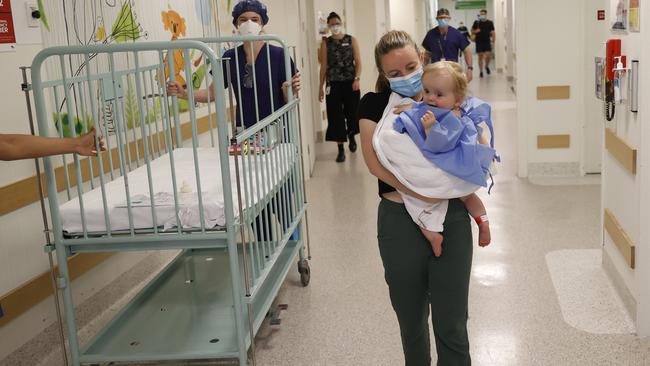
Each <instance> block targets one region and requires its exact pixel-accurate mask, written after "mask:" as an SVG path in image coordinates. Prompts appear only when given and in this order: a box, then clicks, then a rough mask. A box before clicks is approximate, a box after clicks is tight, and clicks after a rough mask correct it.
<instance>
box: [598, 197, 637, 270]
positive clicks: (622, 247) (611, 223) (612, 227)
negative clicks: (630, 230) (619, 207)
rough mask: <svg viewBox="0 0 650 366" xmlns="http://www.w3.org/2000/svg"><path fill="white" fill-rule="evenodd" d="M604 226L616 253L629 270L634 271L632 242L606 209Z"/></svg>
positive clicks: (634, 257)
mask: <svg viewBox="0 0 650 366" xmlns="http://www.w3.org/2000/svg"><path fill="white" fill-rule="evenodd" d="M604 226H605V230H606V231H607V233H608V234H609V237H610V238H612V241H614V244H616V248H618V251H619V252H620V253H621V255H622V256H623V258H625V261H626V262H627V264H628V265H629V266H630V268H632V269H634V267H635V264H636V263H635V261H636V250H635V246H634V242H632V240H631V239H630V237H629V236H628V235H627V233H626V232H625V230H623V227H622V226H621V224H620V223H619V222H618V220H617V219H616V216H614V214H613V213H612V211H610V210H609V209H607V208H606V209H605V223H604Z"/></svg>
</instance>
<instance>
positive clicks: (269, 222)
mask: <svg viewBox="0 0 650 366" xmlns="http://www.w3.org/2000/svg"><path fill="white" fill-rule="evenodd" d="M250 41H256V42H263V43H264V44H266V45H268V44H269V43H275V44H278V45H279V48H280V49H282V52H283V54H282V55H283V56H282V60H281V61H282V64H281V65H278V64H277V63H275V64H272V62H271V57H270V51H269V49H270V48H269V47H262V49H261V51H260V52H267V54H266V55H267V63H266V64H265V65H263V66H261V67H264V68H266V70H267V71H268V73H267V75H268V76H269V79H268V83H267V85H268V87H269V93H268V95H270V96H271V97H270V100H267V101H264V100H261V99H260V98H261V97H260V95H261V94H262V93H258V92H259V91H260V90H259V88H258V81H260V82H261V84H262V85H263V84H264V83H263V80H259V78H258V76H257V74H258V73H257V68H258V67H260V66H259V65H256V63H253V64H252V70H250V71H248V72H250V73H252V75H251V80H250V81H249V82H247V84H246V85H242V84H243V83H242V78H241V77H240V75H242V70H241V68H240V61H242V60H240V59H239V56H238V55H239V54H238V53H237V52H236V53H235V57H234V58H224V57H218V56H217V54H216V53H215V52H214V51H213V49H216V50H220V49H222V48H224V47H225V46H226V45H227V46H228V47H230V46H234V47H238V46H241V47H251V43H250ZM252 51H253V50H252V49H251V52H252ZM180 59H183V60H185V61H184V62H179V60H180ZM190 60H195V62H194V66H195V68H196V69H193V68H192V66H191V62H190ZM233 63H234V64H235V68H234V69H235V75H233V73H232V72H231V65H233ZM179 66H183V67H182V71H183V72H184V74H185V78H184V79H185V82H186V84H187V86H188V87H187V99H186V101H185V100H181V99H179V97H176V96H170V95H168V94H167V88H166V83H167V82H182V81H183V79H181V78H180V77H182V76H181V72H180V71H181V70H179ZM215 66H216V67H215ZM272 68H276V69H275V70H272ZM277 68H280V71H281V72H283V73H284V75H285V79H286V80H287V81H290V79H291V75H292V72H293V71H294V70H293V69H292V64H291V60H290V57H289V54H288V51H287V47H286V46H285V45H284V43H283V42H282V41H281V40H280V39H279V38H277V37H274V36H254V37H222V38H211V39H208V38H205V39H200V40H182V41H180V40H179V41H175V42H142V43H132V44H119V45H102V46H70V47H54V48H48V49H45V50H43V51H41V52H40V53H39V54H38V55H37V56H36V57H35V59H34V61H33V63H32V67H31V73H32V75H31V79H32V89H33V95H34V103H35V107H36V108H35V109H36V117H37V121H38V128H39V134H40V135H42V136H59V137H78V136H80V135H82V134H86V133H88V132H89V131H91V129H93V128H94V129H95V131H96V138H95V147H96V149H97V150H99V147H100V140H102V141H103V142H104V143H105V147H106V151H104V152H100V153H99V154H98V155H97V156H96V157H81V156H79V155H77V154H69V155H61V156H57V157H48V158H44V168H45V169H44V172H45V177H46V188H47V192H49V207H50V215H51V220H52V232H53V237H54V245H55V247H56V249H57V259H58V261H59V263H61V264H62V265H61V266H60V269H59V273H60V278H59V281H60V282H59V285H60V286H61V288H63V299H64V303H65V305H66V306H65V315H66V322H67V326H68V335H69V337H70V344H71V352H72V354H73V360H79V352H80V351H79V348H78V340H77V338H76V326H75V323H74V314H73V310H72V309H74V304H73V301H72V295H71V292H70V289H69V286H68V281H69V273H68V269H67V266H66V265H65V262H66V258H67V257H68V256H69V255H71V254H73V253H77V252H93V251H95V252H106V251H118V250H120V251H124V250H152V249H201V248H227V250H228V253H227V255H228V257H229V263H230V274H231V276H232V279H231V280H232V283H233V296H234V307H235V316H236V317H237V322H236V323H237V324H236V327H237V329H236V331H237V334H238V345H239V348H240V350H241V349H244V350H245V349H246V342H247V341H246V339H248V342H250V343H252V342H253V339H254V332H255V331H256V330H257V328H258V327H259V325H260V324H261V320H262V319H263V313H262V315H261V316H262V318H259V317H257V318H254V315H253V314H254V311H253V303H256V304H257V303H259V302H256V300H257V298H258V297H259V296H261V292H262V289H263V290H264V296H268V293H269V292H268V291H269V288H268V286H267V287H266V288H265V287H264V285H265V283H266V282H269V281H268V280H269V276H271V272H272V269H273V267H274V265H275V263H276V262H277V261H278V259H279V258H280V256H281V255H282V254H283V250H284V249H285V248H286V247H287V245H288V243H289V242H293V243H294V244H293V245H296V244H295V243H300V240H301V239H300V229H301V225H300V223H301V220H302V217H303V215H304V214H305V211H306V202H305V196H304V178H303V177H302V174H303V172H302V164H301V154H302V152H301V143H300V139H301V136H300V130H299V125H298V124H299V121H298V103H299V101H298V100H297V99H296V98H295V97H294V95H293V92H292V90H291V88H290V87H289V88H287V90H286V91H285V93H284V95H283V97H282V98H281V99H280V98H278V97H277V95H279V94H278V90H274V89H273V88H274V87H273V85H276V86H277V83H275V81H274V80H272V79H271V74H272V71H273V72H274V73H275V74H277V73H278V69H277ZM201 69H202V71H201V72H200V73H199V72H198V70H201ZM201 73H202V74H203V77H201V75H200V74H201ZM262 74H263V73H262ZM179 76H180V77H179ZM251 83H252V84H251ZM274 83H275V84H274ZM244 88H249V89H252V92H253V93H252V95H253V96H254V98H253V99H252V100H251V99H250V98H248V99H247V98H245V97H242V90H243V89H244ZM195 89H197V90H198V89H201V90H203V91H202V92H198V91H197V90H195ZM233 94H236V95H237V96H238V98H235V97H234V95H233ZM206 95H207V96H208V98H209V99H210V100H212V101H211V102H207V103H198V104H197V101H196V99H197V98H198V97H199V96H201V97H205V96H206ZM274 96H276V97H274ZM285 96H286V97H285ZM236 99H238V100H239V101H240V103H237V101H236ZM246 103H254V110H255V118H254V120H252V121H251V120H246V121H244V120H243V118H244V112H243V109H244V108H245V107H246ZM263 103H266V105H268V104H270V105H271V111H270V113H264V112H263V111H262V112H261V109H262V108H261V105H262V104H263ZM237 111H239V115H240V117H239V118H237V116H236V115H237ZM238 120H239V121H240V122H244V123H243V124H245V125H247V126H249V127H248V128H244V127H242V126H241V125H239V124H238V122H237V121H238ZM181 157H185V158H186V160H181ZM206 159H207V160H206ZM181 161H183V163H181ZM206 161H207V162H206ZM188 172H189V173H188ZM162 173H164V174H162ZM184 180H187V181H184ZM161 192H162V193H166V195H164V196H165V197H164V198H165V200H161V201H160V202H159V201H157V200H158V199H159V197H160V193H161ZM215 194H216V196H217V197H218V198H220V200H217V201H218V202H217V204H215V200H214V197H215ZM116 202H117V203H116ZM188 202H189V203H188ZM219 204H220V205H222V206H223V207H217V206H219ZM215 205H216V206H215ZM215 207H216V208H219V209H222V210H221V211H220V212H222V213H221V215H222V220H221V221H220V222H217V221H218V220H216V219H215V218H214V217H213V216H211V215H212V213H213V209H215ZM170 212H171V214H170ZM164 215H167V216H169V217H168V218H167V220H166V221H165V220H163V221H164V222H163V221H161V220H162V217H163V216H164ZM170 215H171V216H170ZM186 216H187V217H190V218H191V220H189V221H186V220H185V218H186ZM70 217H73V218H75V217H76V218H78V220H79V222H75V223H74V224H70V223H69V221H70ZM118 222H119V224H118ZM143 222H144V224H143ZM75 225H76V226H75ZM71 227H76V229H70V228H71ZM296 248H299V253H300V259H301V263H303V262H304V263H303V265H302V266H303V267H301V274H304V273H303V272H302V271H303V269H305V270H307V271H308V266H306V260H305V258H304V253H303V250H302V244H300V245H299V246H298V247H296ZM294 253H295V252H294ZM290 260H291V259H289V261H290ZM282 266H284V264H283V265H282ZM305 266H306V267H305ZM283 268H284V267H283ZM280 272H282V271H280ZM284 273H286V272H284ZM307 274H308V272H307ZM272 275H273V276H277V271H276V272H274V273H273V274H272ZM242 277H243V281H242ZM272 280H273V281H270V282H271V283H273V287H274V289H273V290H272V291H271V293H273V292H274V291H275V292H277V289H278V286H279V285H280V284H281V281H280V280H279V279H277V278H273V279H272ZM307 281H308V280H307ZM303 282H304V281H303ZM242 283H243V284H244V286H243V288H242V286H241V284H242ZM304 283H305V285H306V282H304ZM263 301H264V303H265V306H267V307H268V306H270V302H271V301H272V298H271V299H266V297H264V298H263ZM243 305H247V307H248V322H246V321H245V320H244V319H243V313H242V306H243ZM256 306H257V305H256ZM246 323H247V324H248V331H249V334H248V338H246V336H244V332H245V328H246ZM242 359H245V352H244V353H242V352H240V360H242Z"/></svg>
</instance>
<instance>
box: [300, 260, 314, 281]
mask: <svg viewBox="0 0 650 366" xmlns="http://www.w3.org/2000/svg"><path fill="white" fill-rule="evenodd" d="M298 272H300V282H301V283H302V285H303V286H304V287H307V286H309V280H310V279H311V269H310V268H309V262H308V261H307V260H306V259H303V260H301V261H299V262H298Z"/></svg>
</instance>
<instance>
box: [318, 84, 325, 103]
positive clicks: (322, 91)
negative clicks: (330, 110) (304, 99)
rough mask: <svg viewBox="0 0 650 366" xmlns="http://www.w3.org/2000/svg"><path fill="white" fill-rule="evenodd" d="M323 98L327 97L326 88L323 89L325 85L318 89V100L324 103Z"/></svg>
mask: <svg viewBox="0 0 650 366" xmlns="http://www.w3.org/2000/svg"><path fill="white" fill-rule="evenodd" d="M323 99H325V90H323V87H321V88H320V89H319V90H318V101H319V102H321V103H323Z"/></svg>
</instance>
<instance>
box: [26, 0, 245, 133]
mask: <svg viewBox="0 0 650 366" xmlns="http://www.w3.org/2000/svg"><path fill="white" fill-rule="evenodd" d="M232 3H233V1H232V0H194V1H187V0H152V1H149V0H148V1H135V0H61V1H42V0H38V7H39V10H40V11H41V19H40V21H41V23H42V25H43V26H42V27H41V29H42V35H43V43H44V44H46V45H48V46H58V45H95V44H116V43H124V42H139V41H169V40H172V41H173V40H177V39H179V38H185V37H188V38H194V37H214V36H218V35H220V34H229V33H230V32H232V30H233V27H232V23H231V20H232V19H231V18H230V12H231V9H232V5H233V4H232ZM156 8H158V9H160V10H159V11H155V9H156ZM152 10H153V11H152ZM226 47H227V45H226ZM221 52H223V50H218V53H221ZM97 56H98V55H97V54H91V55H89V58H88V60H86V58H85V57H82V56H76V57H69V58H68V59H67V64H68V65H66V68H69V69H67V70H65V73H66V76H67V77H70V76H79V75H84V74H85V72H86V68H90V69H89V71H90V72H91V73H92V74H101V73H106V72H110V62H111V60H110V59H109V56H107V55H103V57H101V59H100V57H97ZM170 57H171V58H172V60H173V65H174V78H175V80H178V81H179V82H180V83H181V84H182V85H184V86H186V85H187V84H188V83H191V85H192V87H194V88H198V87H201V85H202V84H203V83H204V81H205V76H206V74H207V69H208V65H206V62H204V60H203V57H202V55H194V53H192V54H191V55H190V59H189V60H185V57H184V55H183V52H182V51H181V50H175V51H173V52H172V55H169V54H167V53H166V52H165V54H164V60H165V63H166V65H167V60H168V59H169V58H170ZM138 61H139V64H140V66H141V67H146V66H147V65H156V64H159V62H160V60H159V59H158V57H157V56H156V55H154V53H150V54H147V55H142V56H141V57H139V60H138ZM112 62H114V64H115V68H116V69H120V70H123V69H133V68H134V67H135V65H134V56H133V55H129V54H115V56H114V57H113V60H112ZM186 62H189V63H190V68H191V70H192V74H191V75H185V64H186ZM45 67H46V72H47V73H48V75H49V76H50V78H52V79H55V78H60V77H62V70H61V66H60V64H59V63H58V60H57V61H56V62H55V61H54V60H52V61H51V62H48V63H46V65H45ZM169 71H170V70H169V66H166V67H165V70H164V74H163V71H159V72H158V73H157V74H156V78H155V79H156V80H157V82H154V84H157V85H155V86H152V87H151V88H150V91H149V92H150V94H149V95H146V96H143V102H144V103H145V104H146V105H145V107H146V108H143V109H144V110H147V111H148V112H147V115H146V116H144V118H143V120H144V122H145V123H153V122H154V121H156V120H157V119H158V118H159V117H160V114H161V105H160V102H159V100H160V99H159V98H156V97H157V96H158V95H157V94H156V93H160V90H161V89H160V88H161V87H164V83H165V82H166V81H167V80H169V79H170V75H169ZM162 75H165V76H166V77H164V78H163V76H162ZM163 79H164V80H163ZM95 84H96V85H95V86H94V88H95V89H96V90H95V93H94V95H95V96H96V99H97V102H98V103H96V104H97V105H98V106H102V105H103V108H101V109H100V110H98V111H97V112H98V113H97V116H99V119H100V121H99V125H100V126H102V128H103V127H106V130H107V131H108V132H110V133H113V132H114V130H115V115H114V114H115V107H116V103H123V108H122V110H123V111H124V116H123V118H124V120H125V121H126V122H125V125H126V127H127V128H129V129H131V128H134V127H139V126H140V120H141V118H140V109H139V108H138V98H137V97H136V90H135V74H129V75H126V76H125V77H124V78H123V80H122V81H121V85H119V86H118V89H119V91H118V95H112V94H113V93H112V92H111V91H110V90H105V89H107V88H102V87H101V85H100V84H101V83H95ZM78 89H79V88H72V87H71V88H70V89H69V90H68V91H69V93H68V95H69V97H70V99H72V100H71V104H72V108H71V109H72V110H78V109H79V107H81V106H82V105H83V100H84V99H85V100H86V101H87V100H88V99H89V98H90V96H89V93H88V92H87V91H82V90H80V89H79V90H78ZM108 89H110V88H108ZM154 89H157V90H154ZM59 94H61V96H62V97H61V98H56V97H54V96H53V100H54V103H56V105H57V106H58V108H57V109H58V112H57V113H54V115H53V123H54V125H55V126H56V127H57V130H59V131H61V132H62V133H63V135H64V136H69V135H72V133H73V132H72V131H73V129H74V131H75V132H76V133H82V132H84V131H87V130H88V129H90V128H92V127H93V126H94V125H95V122H94V121H93V120H92V117H91V116H89V115H85V116H80V114H81V113H75V117H73V118H70V117H69V116H68V104H67V102H68V101H67V100H66V98H65V97H64V96H65V92H64V91H63V90H62V91H61V92H60V93H59ZM189 107H190V106H189V105H188V103H187V101H184V100H183V101H181V102H180V103H179V108H180V111H181V112H183V111H187V110H188V109H189ZM98 109H99V108H98Z"/></svg>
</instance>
